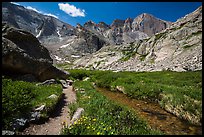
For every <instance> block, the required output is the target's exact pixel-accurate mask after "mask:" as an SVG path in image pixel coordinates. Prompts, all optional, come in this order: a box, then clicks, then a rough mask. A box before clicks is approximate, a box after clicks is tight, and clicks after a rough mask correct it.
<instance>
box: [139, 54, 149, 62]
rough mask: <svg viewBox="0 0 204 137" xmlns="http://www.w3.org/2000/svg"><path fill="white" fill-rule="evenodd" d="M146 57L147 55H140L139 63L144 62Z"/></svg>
mask: <svg viewBox="0 0 204 137" xmlns="http://www.w3.org/2000/svg"><path fill="white" fill-rule="evenodd" d="M147 55H148V54H145V55H140V61H144V60H145V58H146V56H147Z"/></svg>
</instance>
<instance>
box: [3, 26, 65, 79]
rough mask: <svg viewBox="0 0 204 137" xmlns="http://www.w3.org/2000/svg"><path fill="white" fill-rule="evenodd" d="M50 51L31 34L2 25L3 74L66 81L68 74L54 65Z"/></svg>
mask: <svg viewBox="0 0 204 137" xmlns="http://www.w3.org/2000/svg"><path fill="white" fill-rule="evenodd" d="M52 63H53V60H52V59H51V57H50V54H49V51H48V50H47V49H46V48H45V47H43V46H42V45H41V43H40V42H39V41H38V39H37V38H36V37H35V36H33V35H32V34H31V33H29V32H26V31H23V30H20V29H16V28H13V27H10V26H8V25H7V24H2V70H3V74H9V75H11V74H12V75H25V74H32V75H33V76H35V77H36V78H37V79H38V80H40V81H44V80H46V79H51V78H61V79H66V78H67V76H68V73H67V72H65V71H63V70H60V69H57V68H56V67H54V66H53V65H52Z"/></svg>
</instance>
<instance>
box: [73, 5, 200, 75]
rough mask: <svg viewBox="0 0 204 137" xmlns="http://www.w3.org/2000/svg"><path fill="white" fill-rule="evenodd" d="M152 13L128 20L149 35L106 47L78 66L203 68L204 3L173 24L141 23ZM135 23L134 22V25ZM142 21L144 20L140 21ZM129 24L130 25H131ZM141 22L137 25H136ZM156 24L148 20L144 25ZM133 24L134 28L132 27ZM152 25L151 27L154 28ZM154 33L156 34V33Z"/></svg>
mask: <svg viewBox="0 0 204 137" xmlns="http://www.w3.org/2000/svg"><path fill="white" fill-rule="evenodd" d="M145 16H148V18H147V19H151V18H152V16H150V15H147V14H142V15H139V16H138V17H137V18H136V19H134V20H133V22H132V20H131V19H128V21H126V23H127V22H129V23H127V25H126V27H125V28H126V30H127V31H128V30H129V29H133V30H135V29H136V30H139V31H143V32H145V33H148V35H149V37H148V38H146V39H143V40H136V41H134V42H132V43H129V44H122V45H120V46H106V47H103V48H101V49H100V50H99V51H97V52H95V53H93V54H91V55H88V56H85V57H83V58H81V59H78V60H76V61H75V62H74V66H75V67H74V68H81V67H82V68H87V69H100V70H113V71H162V70H172V71H196V70H202V6H201V7H199V8H198V9H197V10H195V11H194V12H192V13H190V14H188V15H186V16H185V17H183V18H180V19H178V20H177V21H176V22H173V23H171V25H170V26H168V28H166V29H164V28H165V27H166V25H167V24H166V25H165V23H162V22H160V21H159V22H157V23H155V24H154V25H153V26H152V27H153V28H154V27H157V28H159V29H158V31H159V30H162V29H163V30H162V31H160V32H157V31H155V29H146V28H144V29H143V27H141V26H142V25H139V24H140V23H141V22H142V21H141V20H142V18H144V17H145ZM131 22H132V24H134V25H132V26H131V25H130V24H131ZM139 22H140V23H139ZM122 24H123V21H119V20H117V21H115V22H114V24H113V25H112V28H118V27H120V28H121V27H122V26H123V25H122ZM128 24H129V25H128ZM136 24H137V25H136ZM147 25H152V24H151V23H150V22H149V23H144V26H147ZM131 27H132V28H131ZM150 28H151V27H150ZM154 33H156V34H155V35H154Z"/></svg>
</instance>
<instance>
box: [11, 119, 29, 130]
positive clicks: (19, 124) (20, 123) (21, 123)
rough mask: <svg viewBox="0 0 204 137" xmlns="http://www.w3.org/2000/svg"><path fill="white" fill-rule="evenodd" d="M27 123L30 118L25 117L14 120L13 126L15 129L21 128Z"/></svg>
mask: <svg viewBox="0 0 204 137" xmlns="http://www.w3.org/2000/svg"><path fill="white" fill-rule="evenodd" d="M27 123H28V119H25V118H20V119H16V120H15V121H14V122H13V124H12V127H13V129H14V130H21V129H22V128H24V127H25V126H26V124H27Z"/></svg>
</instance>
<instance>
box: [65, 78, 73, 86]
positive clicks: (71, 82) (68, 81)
mask: <svg viewBox="0 0 204 137" xmlns="http://www.w3.org/2000/svg"><path fill="white" fill-rule="evenodd" d="M66 82H67V83H68V85H69V86H71V85H72V84H73V82H74V81H73V80H68V79H67V80H66Z"/></svg>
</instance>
